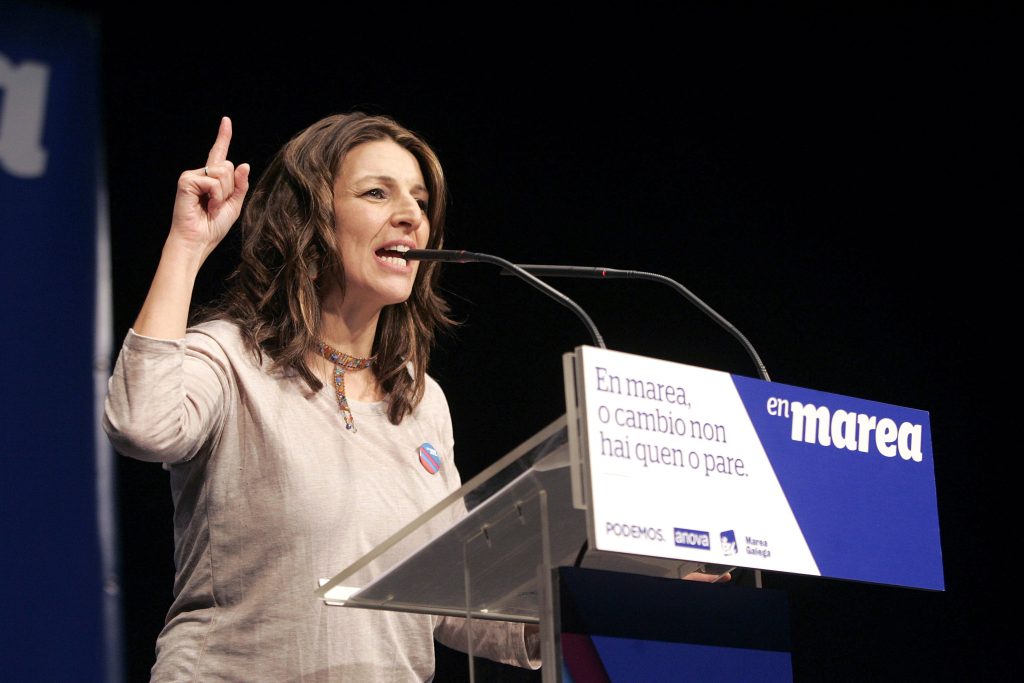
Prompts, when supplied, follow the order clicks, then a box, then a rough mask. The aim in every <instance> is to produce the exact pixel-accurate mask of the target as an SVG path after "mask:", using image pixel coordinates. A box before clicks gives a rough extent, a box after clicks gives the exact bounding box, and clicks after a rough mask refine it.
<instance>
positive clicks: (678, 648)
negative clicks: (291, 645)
mask: <svg viewBox="0 0 1024 683" xmlns="http://www.w3.org/2000/svg"><path fill="white" fill-rule="evenodd" d="M564 374H565V391H566V414H565V415H564V416H562V417H560V418H558V419H557V420H555V421H554V422H552V423H550V424H549V425H548V426H546V427H545V428H544V429H542V430H540V431H539V432H537V433H536V434H534V435H533V436H532V437H530V438H529V439H527V440H526V441H524V442H523V443H522V444H521V445H520V446H518V447H517V448H515V449H514V450H513V451H512V452H510V453H508V454H507V455H506V456H504V457H503V458H501V459H500V460H498V461H497V462H495V463H494V464H493V465H491V466H490V467H488V468H487V469H485V470H484V471H483V472H481V473H480V474H478V475H477V476H476V477H474V478H472V479H471V480H470V481H468V482H466V483H465V484H464V485H463V486H462V487H461V488H460V489H459V490H457V491H455V492H453V493H452V494H450V495H449V496H448V497H446V498H445V499H443V500H441V501H439V502H438V503H437V504H436V505H434V506H433V507H432V508H430V509H429V510H427V511H426V512H425V513H423V514H422V515H421V516H420V517H419V518H417V519H416V520H413V521H412V522H410V523H409V524H408V525H406V526H405V527H404V528H402V529H401V530H399V531H398V532H396V533H395V534H394V535H393V536H391V538H389V539H388V540H387V541H385V542H384V543H382V544H380V545H379V546H378V547H377V548H375V549H374V550H373V551H371V552H370V553H368V554H367V555H365V556H364V557H363V558H361V559H360V560H358V561H357V562H355V563H353V564H352V565H351V566H349V567H347V568H344V569H343V570H342V571H341V572H340V573H339V574H337V575H335V576H334V577H333V578H330V579H324V580H323V581H322V584H321V587H320V589H319V591H318V592H317V595H318V596H319V597H320V598H322V599H324V600H325V601H326V602H327V603H328V604H333V605H338V606H344V607H345V608H363V609H384V610H397V611H406V612H418V613H427V614H438V615H450V616H462V617H465V618H467V619H496V620H506V621H518V622H525V623H534V624H539V625H540V632H541V636H542V638H541V642H542V649H541V656H542V660H543V662H544V663H545V664H544V666H543V667H542V676H543V680H544V681H561V680H568V679H571V680H580V679H581V677H582V678H585V679H586V680H609V681H613V680H616V676H615V675H613V671H620V672H622V673H620V674H618V676H619V678H625V679H626V680H644V678H643V676H640V677H637V676H636V674H637V672H638V671H645V672H660V673H658V674H657V676H670V677H676V678H684V677H687V676H689V677H696V678H698V679H699V680H722V681H728V680H749V679H751V678H756V679H757V680H779V681H786V680H792V670H791V664H790V654H789V650H790V645H789V625H788V607H787V605H786V599H785V596H784V595H781V594H778V593H777V592H775V591H770V590H767V589H760V588H758V589H748V588H745V587H742V586H729V585H727V584H726V585H722V584H715V583H711V582H695V581H680V580H679V579H681V578H683V577H685V576H687V575H689V574H691V573H692V572H704V573H712V574H715V573H723V572H725V571H728V570H729V569H730V567H736V566H741V567H748V568H752V569H755V570H757V569H768V570H772V571H781V572H793V573H803V574H810V575H817V576H830V577H833V578H841V579H848V580H856V581H868V582H875V583H890V584H895V585H905V586H911V587H919V588H941V586H942V574H941V553H940V550H939V547H938V522H937V507H936V505H935V498H934V491H935V489H934V473H933V471H932V467H931V443H930V430H929V426H928V419H927V414H926V413H922V412H921V411H914V410H912V409H906V408H900V407H898V406H891V405H888V404H878V403H873V402H870V401H865V400H863V399H855V398H850V397H844V396H840V395H836V394H826V393H824V392H818V391H813V390H808V389H803V388H800V387H791V386H787V385H782V384H776V383H770V382H761V381H759V380H753V379H750V378H745V377H733V376H730V375H727V374H726V373H720V372H717V371H712V370H706V369H703V368H694V367H691V366H685V365H681V364H676V363H669V362H667V361H658V360H655V359H649V358H643V357H638V356H630V355H629V354H620V353H618V352H610V351H605V350H598V349H594V348H591V347H581V348H579V349H577V350H576V351H575V352H574V353H570V354H566V355H565V357H564ZM650 378H654V379H650ZM812 401H813V403H812ZM684 411H692V412H684ZM684 414H685V415H686V417H685V418H684V417H683V415H684ZM826 418H828V419H826ZM644 420H646V421H644ZM866 426H871V427H872V428H873V429H874V428H875V427H876V426H877V429H876V431H875V432H873V433H869V432H866V431H862V432H854V431H851V428H853V427H855V428H861V427H866ZM697 427H700V429H697ZM645 430H646V431H645ZM638 434H639V435H640V436H641V437H643V438H639V437H638V436H637V435H638ZM655 437H657V438H655ZM872 439H873V440H872ZM693 443H700V444H702V448H701V450H700V451H699V452H698V451H697V450H689V452H688V449H693V448H696V446H688V445H687V444H693ZM862 481H866V482H869V483H870V488H868V487H865V486H863V485H862V484H861V482H862ZM869 491H876V492H878V493H879V495H877V496H875V497H872V496H871V495H869V494H868V493H866V492H869ZM890 491H894V492H896V493H897V494H899V495H900V496H902V497H903V499H904V500H911V499H913V500H916V501H920V503H921V504H920V505H915V506H912V508H911V509H910V510H909V511H908V512H906V513H905V514H903V515H902V516H900V517H899V518H897V519H893V518H892V515H891V514H889V513H890V512H891V506H890V505H891V504H890V499H889V498H886V497H885V496H887V495H889V492H890ZM822 492H825V493H826V494H827V495H822ZM673 496H675V497H673ZM851 501H853V502H852V503H851ZM807 503H811V504H813V507H809V508H805V507H804V506H805V505H806V504H807ZM829 505H831V506H832V508H830V507H828V506H829ZM853 505H856V507H852V506H853ZM805 509H807V510H809V511H810V513H811V514H804V510H805ZM851 512H852V513H853V515H851ZM878 514H883V515H887V516H886V517H885V520H886V524H888V525H889V526H890V527H893V526H894V525H895V526H898V529H897V531H898V533H895V534H894V535H895V536H897V539H896V541H898V543H897V542H893V543H891V544H889V545H886V544H885V543H884V542H883V541H884V540H885V539H882V540H879V539H877V538H876V537H875V536H873V535H870V534H871V529H872V524H871V523H865V522H871V521H872V520H873V516H876V515H878ZM862 527H865V529H862ZM857 533H866V534H869V536H868V537H869V538H871V539H872V541H873V545H871V546H869V545H866V544H861V545H857V544H856V543H852V544H850V545H849V549H846V547H837V545H836V544H835V543H834V542H832V539H834V538H835V537H836V535H837V534H842V536H841V537H844V538H849V539H854V540H856V538H857V536H856V534H857ZM713 537H717V538H718V540H719V542H718V543H713V542H712V540H711V539H712V538H713ZM908 541H911V542H908ZM634 548H635V549H636V550H635V551H633V552H629V551H628V550H629V549H634ZM865 548H867V549H869V550H873V552H874V553H875V555H872V554H871V553H865V552H864V549H865ZM880 556H883V557H885V558H886V560H887V562H886V563H879V562H878V561H877V560H876V558H877V557H880ZM705 560H706V561H705ZM893 566H896V567H898V568H899V569H898V571H893V569H892V567H893ZM469 654H470V666H471V670H470V671H471V679H473V654H474V653H473V647H472V643H470V650H469ZM637 667H642V668H637ZM654 675H655V674H653V673H652V676H654Z"/></svg>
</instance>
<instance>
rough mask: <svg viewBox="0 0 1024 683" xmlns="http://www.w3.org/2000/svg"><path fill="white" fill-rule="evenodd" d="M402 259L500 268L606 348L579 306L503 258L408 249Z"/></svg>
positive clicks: (465, 252) (441, 250)
mask: <svg viewBox="0 0 1024 683" xmlns="http://www.w3.org/2000/svg"><path fill="white" fill-rule="evenodd" d="M402 258H404V259H405V260H406V261H441V262H442V263H490V264H492V265H495V266H498V267H500V268H501V269H502V270H503V271H505V272H507V273H510V274H512V275H515V276H516V277H518V278H520V279H522V280H525V281H526V282H528V283H530V284H531V285H533V286H534V287H536V288H537V289H539V290H540V291H542V292H544V293H545V294H547V295H548V296H549V297H551V298H552V299H554V300H555V301H557V302H558V303H560V304H562V305H563V306H565V307H566V308H568V309H569V310H571V311H572V312H573V313H575V314H576V315H577V317H579V319H580V320H582V321H583V324H584V325H586V327H587V331H589V332H590V338H591V339H592V340H593V342H594V346H597V347H599V348H602V349H604V348H607V347H606V346H605V345H604V338H603V337H602V336H601V333H600V332H598V331H597V326H596V325H594V321H593V320H591V319H590V316H589V315H587V313H586V312H585V311H584V310H583V309H582V308H580V307H579V305H578V304H577V303H576V302H575V301H573V300H572V299H570V298H569V297H567V296H566V295H564V294H562V293H561V292H559V291H558V290H557V289H555V288H554V287H552V286H550V285H549V284H547V283H546V282H544V281H542V280H540V279H538V278H536V277H534V276H533V275H531V274H530V273H528V272H526V271H525V270H523V269H522V268H520V267H519V266H517V265H516V264H514V263H512V262H510V261H506V260H505V259H503V258H499V257H497V256H491V255H490V254H480V253H477V252H472V251H465V250H462V249H410V250H409V251H407V252H405V253H403V254H402Z"/></svg>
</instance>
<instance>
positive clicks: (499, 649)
mask: <svg viewBox="0 0 1024 683" xmlns="http://www.w3.org/2000/svg"><path fill="white" fill-rule="evenodd" d="M467 623H472V631H473V636H474V638H473V654H474V656H477V657H485V658H487V659H490V660H493V661H495V662H501V663H502V664H511V665H512V666H518V667H522V668H524V669H539V668H540V652H539V650H540V647H539V642H538V643H536V644H534V645H533V647H530V646H528V645H527V642H526V635H525V630H526V624H522V623H517V622H511V621H492V620H488V619H473V620H472V622H467V621H466V620H465V619H464V618H462V617H441V618H440V619H439V620H438V623H437V627H436V628H435V629H434V638H436V639H437V641H438V642H440V643H443V644H444V645H447V646H448V647H450V648H452V649H455V650H459V651H460V652H469V632H470V629H469V628H468V627H467ZM531 650H533V651H532V652H531Z"/></svg>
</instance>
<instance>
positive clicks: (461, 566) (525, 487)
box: [317, 416, 700, 681]
mask: <svg viewBox="0 0 1024 683" xmlns="http://www.w3.org/2000/svg"><path fill="white" fill-rule="evenodd" d="M572 479H573V477H572V473H571V467H570V448H569V434H568V430H567V429H566V417H565V416H563V417H560V418H559V419H557V420H555V421H554V422H552V423H551V424H549V425H548V426H547V427H545V428H544V429H542V430H541V431H539V432H538V433H537V434H535V435H534V436H533V437H531V438H530V439H528V440H527V441H525V442H524V443H522V444H521V445H520V446H518V447H517V448H515V449H514V450H513V451H511V452H510V453H508V454H507V455H506V456H504V457H503V458H501V459H500V460H498V461H497V462H495V463H494V464H493V465H491V466H490V467H488V468H487V469H486V470H484V471H483V472H481V473H480V474H479V475H477V476H476V477H473V478H472V479H471V480H470V481H468V482H466V483H465V484H464V485H463V486H462V487H461V488H460V489H459V490H458V491H455V492H454V493H452V494H451V495H449V496H448V497H447V498H445V499H443V500H441V501H440V502H438V503H437V504H436V505H434V506H433V507H432V508H430V509H429V510H427V511H426V512H425V513H424V514H423V515H421V516H420V517H419V518H417V519H416V520H414V521H413V522H411V523H410V524H408V525H406V526H405V527H404V528H402V529H401V530H399V531H398V532H397V533H395V534H394V535H393V536H392V537H391V538H389V539H388V540H387V541H385V542H384V543H382V544H381V545H379V546H378V547H377V548H375V549H374V550H373V551H371V552H370V553H368V554H367V555H365V556H364V557H363V558H361V559H360V560H359V561H357V562H355V563H354V564H352V565H351V566H349V567H346V568H344V569H342V570H341V571H340V572H339V573H338V574H337V575H335V576H334V577H333V578H330V579H325V580H323V581H322V582H321V584H322V585H321V587H320V589H319V590H318V591H317V595H318V596H320V597H321V598H323V599H324V600H325V601H326V602H327V603H328V604H331V605H338V606H339V608H343V609H344V608H353V607H355V608H365V609H383V610H396V611H404V612H415V613H426V614H438V615H451V616H463V617H466V618H470V619H500V620H507V621H519V622H526V623H538V622H539V623H540V625H541V635H542V650H541V654H542V659H543V661H544V662H545V663H546V665H545V666H544V667H542V672H543V673H542V675H543V680H544V681H555V680H558V671H559V667H558V666H550V665H548V663H555V662H558V661H559V655H558V651H557V642H556V638H555V632H554V628H553V624H554V619H553V617H554V614H553V609H554V606H553V597H552V584H551V581H552V571H553V570H554V569H556V568H558V567H566V566H578V567H586V568H595V569H605V570H611V571H616V572H624V573H628V574H642V575H647V576H658V577H671V578H681V577H683V576H685V575H687V574H689V573H690V572H692V571H694V570H696V569H698V568H699V567H700V565H699V564H698V563H696V562H689V561H681V560H666V559H660V558H652V557H644V556H633V555H624V554H618V553H599V552H594V551H590V552H587V548H588V545H587V539H588V531H587V514H586V510H585V509H583V507H582V506H581V505H579V498H580V496H579V492H578V491H577V496H576V500H577V504H575V505H574V496H573V481H572ZM342 606H343V607H342ZM469 655H470V660H469V661H470V667H471V670H470V675H471V678H472V677H473V672H472V667H473V652H472V643H471V644H470V652H469Z"/></svg>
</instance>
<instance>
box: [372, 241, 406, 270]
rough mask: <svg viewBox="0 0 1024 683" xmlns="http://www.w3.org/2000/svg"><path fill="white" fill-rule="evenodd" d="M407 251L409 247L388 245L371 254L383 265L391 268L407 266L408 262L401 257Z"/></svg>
mask: <svg viewBox="0 0 1024 683" xmlns="http://www.w3.org/2000/svg"><path fill="white" fill-rule="evenodd" d="M407 251H409V247H408V246H407V245H405V244H390V245H388V246H386V247H381V248H380V249H378V250H377V251H375V252H373V253H374V254H375V255H376V256H377V258H378V259H379V260H381V261H383V262H384V263H388V264H391V265H393V266H407V265H409V262H408V261H406V260H405V257H404V256H403V254H405V252H407Z"/></svg>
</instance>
